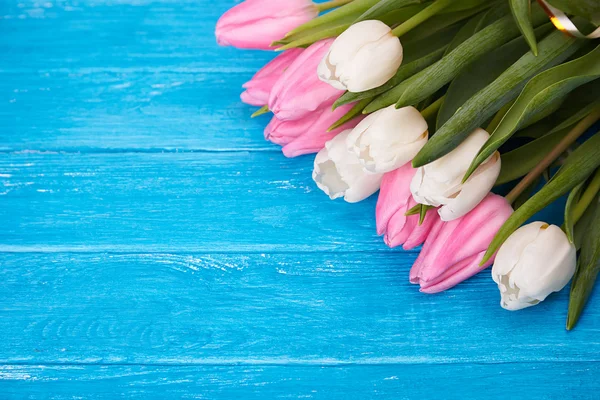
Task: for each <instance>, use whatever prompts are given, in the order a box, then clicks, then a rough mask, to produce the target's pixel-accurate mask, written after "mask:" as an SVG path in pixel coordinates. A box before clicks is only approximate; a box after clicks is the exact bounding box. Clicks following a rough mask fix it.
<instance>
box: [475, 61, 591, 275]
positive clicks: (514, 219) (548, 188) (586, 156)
mask: <svg viewBox="0 0 600 400" xmlns="http://www.w3.org/2000/svg"><path fill="white" fill-rule="evenodd" d="M540 53H541V51H540ZM599 166H600V135H599V134H596V135H594V136H592V137H591V138H590V139H589V140H587V141H586V142H585V143H583V144H582V145H581V146H579V147H578V148H577V149H576V150H575V151H574V152H573V153H572V154H571V155H570V156H569V157H568V158H567V161H566V162H565V164H564V165H563V166H562V167H561V168H560V169H559V170H558V172H557V173H556V175H554V177H553V178H552V179H551V180H550V181H549V182H548V183H547V184H546V185H545V186H544V187H543V188H542V189H541V190H540V191H539V192H537V193H536V194H535V195H534V196H533V197H532V198H531V199H529V200H528V201H527V202H526V203H525V204H524V205H523V206H522V207H521V208H519V209H518V210H516V211H515V212H514V213H513V214H512V215H511V216H510V218H509V219H508V220H507V221H506V222H505V223H504V225H503V226H502V227H501V228H500V230H499V231H498V233H497V234H496V236H495V237H494V239H493V240H492V243H491V244H490V247H489V248H488V250H487V252H486V253H485V256H484V257H483V260H482V264H483V263H485V262H486V261H487V260H489V259H490V258H491V257H492V256H493V255H494V254H495V253H496V251H498V249H499V248H500V246H501V245H502V243H504V242H505V241H506V239H508V237H509V236H510V235H512V233H513V232H514V231H516V230H517V228H519V227H520V226H521V225H522V224H523V223H524V222H525V221H527V220H528V219H529V218H531V217H532V216H533V215H534V214H535V213H537V212H538V211H540V210H542V209H543V208H545V207H547V206H548V205H550V204H551V203H552V202H554V201H555V200H556V199H558V198H559V197H561V196H563V195H564V194H566V193H567V192H569V191H570V190H571V189H573V188H574V187H575V186H577V185H578V184H580V183H581V182H583V181H585V180H586V179H587V178H588V177H589V176H590V175H591V173H592V172H594V171H595V170H596V168H598V167H599ZM598 226H600V224H598ZM599 237H600V236H599Z"/></svg>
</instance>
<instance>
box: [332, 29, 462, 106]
mask: <svg viewBox="0 0 600 400" xmlns="http://www.w3.org/2000/svg"><path fill="white" fill-rule="evenodd" d="M459 28H460V26H458V25H456V24H455V25H453V26H450V27H448V28H446V29H444V30H442V31H439V32H438V33H436V34H434V35H432V36H429V37H426V38H424V39H421V40H418V41H416V42H412V43H409V44H407V45H405V46H404V54H405V57H404V60H403V61H402V65H401V66H400V68H398V71H397V72H396V75H394V77H393V78H392V79H390V80H389V81H388V82H387V83H385V84H384V85H382V86H380V87H377V88H374V89H371V90H367V91H364V92H359V93H352V92H346V93H344V94H343V95H342V96H341V97H340V98H339V99H338V100H337V101H336V102H335V103H334V108H337V107H339V106H341V105H344V104H348V103H353V102H355V101H358V100H363V99H372V98H373V97H375V96H377V95H379V94H381V93H383V92H385V91H386V90H389V89H390V88H392V87H394V86H396V85H397V84H399V83H400V82H402V81H403V80H405V79H407V78H410V77H411V76H413V75H414V74H416V73H417V72H419V71H421V70H423V69H424V68H427V67H428V66H430V65H431V64H433V63H434V62H436V61H437V60H439V59H440V58H442V55H443V54H444V50H445V48H446V46H447V45H448V43H449V42H450V41H451V40H452V36H453V35H455V34H456V32H457V31H458V29H459Z"/></svg>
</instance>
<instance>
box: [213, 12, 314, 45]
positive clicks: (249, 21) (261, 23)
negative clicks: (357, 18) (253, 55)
mask: <svg viewBox="0 0 600 400" xmlns="http://www.w3.org/2000/svg"><path fill="white" fill-rule="evenodd" d="M318 14H319V11H318V10H317V7H316V6H315V5H314V4H313V2H312V1H310V0H286V1H281V0H246V1H244V2H242V3H240V4H238V5H236V6H235V7H233V8H231V9H229V10H228V11H227V12H225V14H223V15H222V16H221V18H219V21H217V27H216V29H215V35H216V37H217V43H218V44H219V45H221V46H234V47H238V48H240V49H258V50H269V49H272V47H271V43H273V42H275V41H277V40H280V39H282V38H283V37H284V36H285V34H286V33H288V32H289V31H291V30H293V29H295V28H297V27H299V26H300V25H302V24H304V23H305V22H308V21H310V20H311V19H313V18H315V17H316V16H317V15H318Z"/></svg>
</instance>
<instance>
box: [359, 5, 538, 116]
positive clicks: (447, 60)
mask: <svg viewBox="0 0 600 400" xmlns="http://www.w3.org/2000/svg"><path fill="white" fill-rule="evenodd" d="M533 11H534V12H533V21H534V23H535V24H536V26H537V25H541V24H542V23H544V22H546V21H547V16H546V14H545V13H544V12H543V11H542V10H541V9H540V8H539V7H536V8H534V10H533ZM519 33H520V32H519V29H518V28H517V27H516V25H515V23H514V21H513V19H512V16H510V15H507V16H505V17H503V18H501V19H499V20H498V21H496V22H494V23H492V24H491V25H489V26H487V27H486V28H484V29H482V30H481V31H479V32H477V33H476V34H475V35H473V36H472V37H471V38H470V39H468V40H466V41H464V42H463V43H462V44H460V45H459V46H458V47H457V48H456V49H454V50H453V51H451V52H450V53H449V54H448V55H446V56H445V57H444V58H442V59H441V60H440V61H438V62H437V63H435V64H433V65H431V66H430V67H428V68H426V69H424V70H423V71H421V72H419V73H418V74H416V75H414V76H413V77H412V78H411V79H409V80H406V81H404V82H402V83H400V84H399V85H397V86H396V87H394V88H393V89H391V90H389V91H387V92H385V93H383V94H382V95H380V96H378V97H376V98H375V99H374V100H373V102H372V103H371V104H369V105H368V106H367V108H366V110H365V111H366V112H368V113H370V112H373V111H377V110H379V109H381V108H384V107H387V106H389V105H391V104H394V103H396V105H397V107H404V106H407V105H414V104H417V103H418V102H419V101H421V100H423V99H425V98H427V97H428V96H430V95H431V94H433V93H435V92H436V91H437V90H438V89H440V88H441V87H443V86H444V85H446V84H447V83H448V82H450V81H452V80H453V79H454V78H455V77H456V76H457V75H458V74H459V73H460V72H461V71H462V70H463V69H464V68H465V67H466V66H467V65H469V64H470V63H471V62H473V61H475V60H476V59H478V58H479V57H481V56H483V55H485V54H487V53H489V52H491V51H493V50H494V49H496V48H498V47H500V46H502V45H503V44H505V43H507V42H509V41H511V40H512V39H514V38H516V37H517V36H519Z"/></svg>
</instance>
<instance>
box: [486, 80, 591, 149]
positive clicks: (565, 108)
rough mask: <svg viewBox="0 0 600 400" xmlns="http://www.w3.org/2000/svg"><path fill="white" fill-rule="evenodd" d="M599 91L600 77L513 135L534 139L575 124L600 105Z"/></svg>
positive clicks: (579, 88)
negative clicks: (549, 113) (547, 114)
mask: <svg viewBox="0 0 600 400" xmlns="http://www.w3.org/2000/svg"><path fill="white" fill-rule="evenodd" d="M599 92H600V79H596V80H595V81H592V82H589V83H586V84H585V85H582V86H580V87H578V88H577V89H575V90H574V91H572V92H571V93H570V94H569V96H567V98H566V100H565V101H564V102H563V104H562V106H561V107H560V108H559V109H558V110H556V112H555V113H553V114H551V115H550V116H549V117H548V118H545V119H543V120H541V121H539V122H536V123H535V124H534V125H532V126H530V127H527V128H525V129H523V130H520V131H519V132H517V133H516V134H515V135H513V136H514V137H530V138H534V139H535V138H540V137H542V136H545V135H549V134H551V133H554V132H557V131H560V130H563V129H565V128H567V127H569V126H571V125H573V124H575V123H576V122H578V121H579V120H581V119H582V118H584V117H585V116H586V115H588V114H589V113H590V112H591V111H592V110H593V109H594V108H596V106H598V105H600V96H598V93H599ZM488 132H490V131H488Z"/></svg>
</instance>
